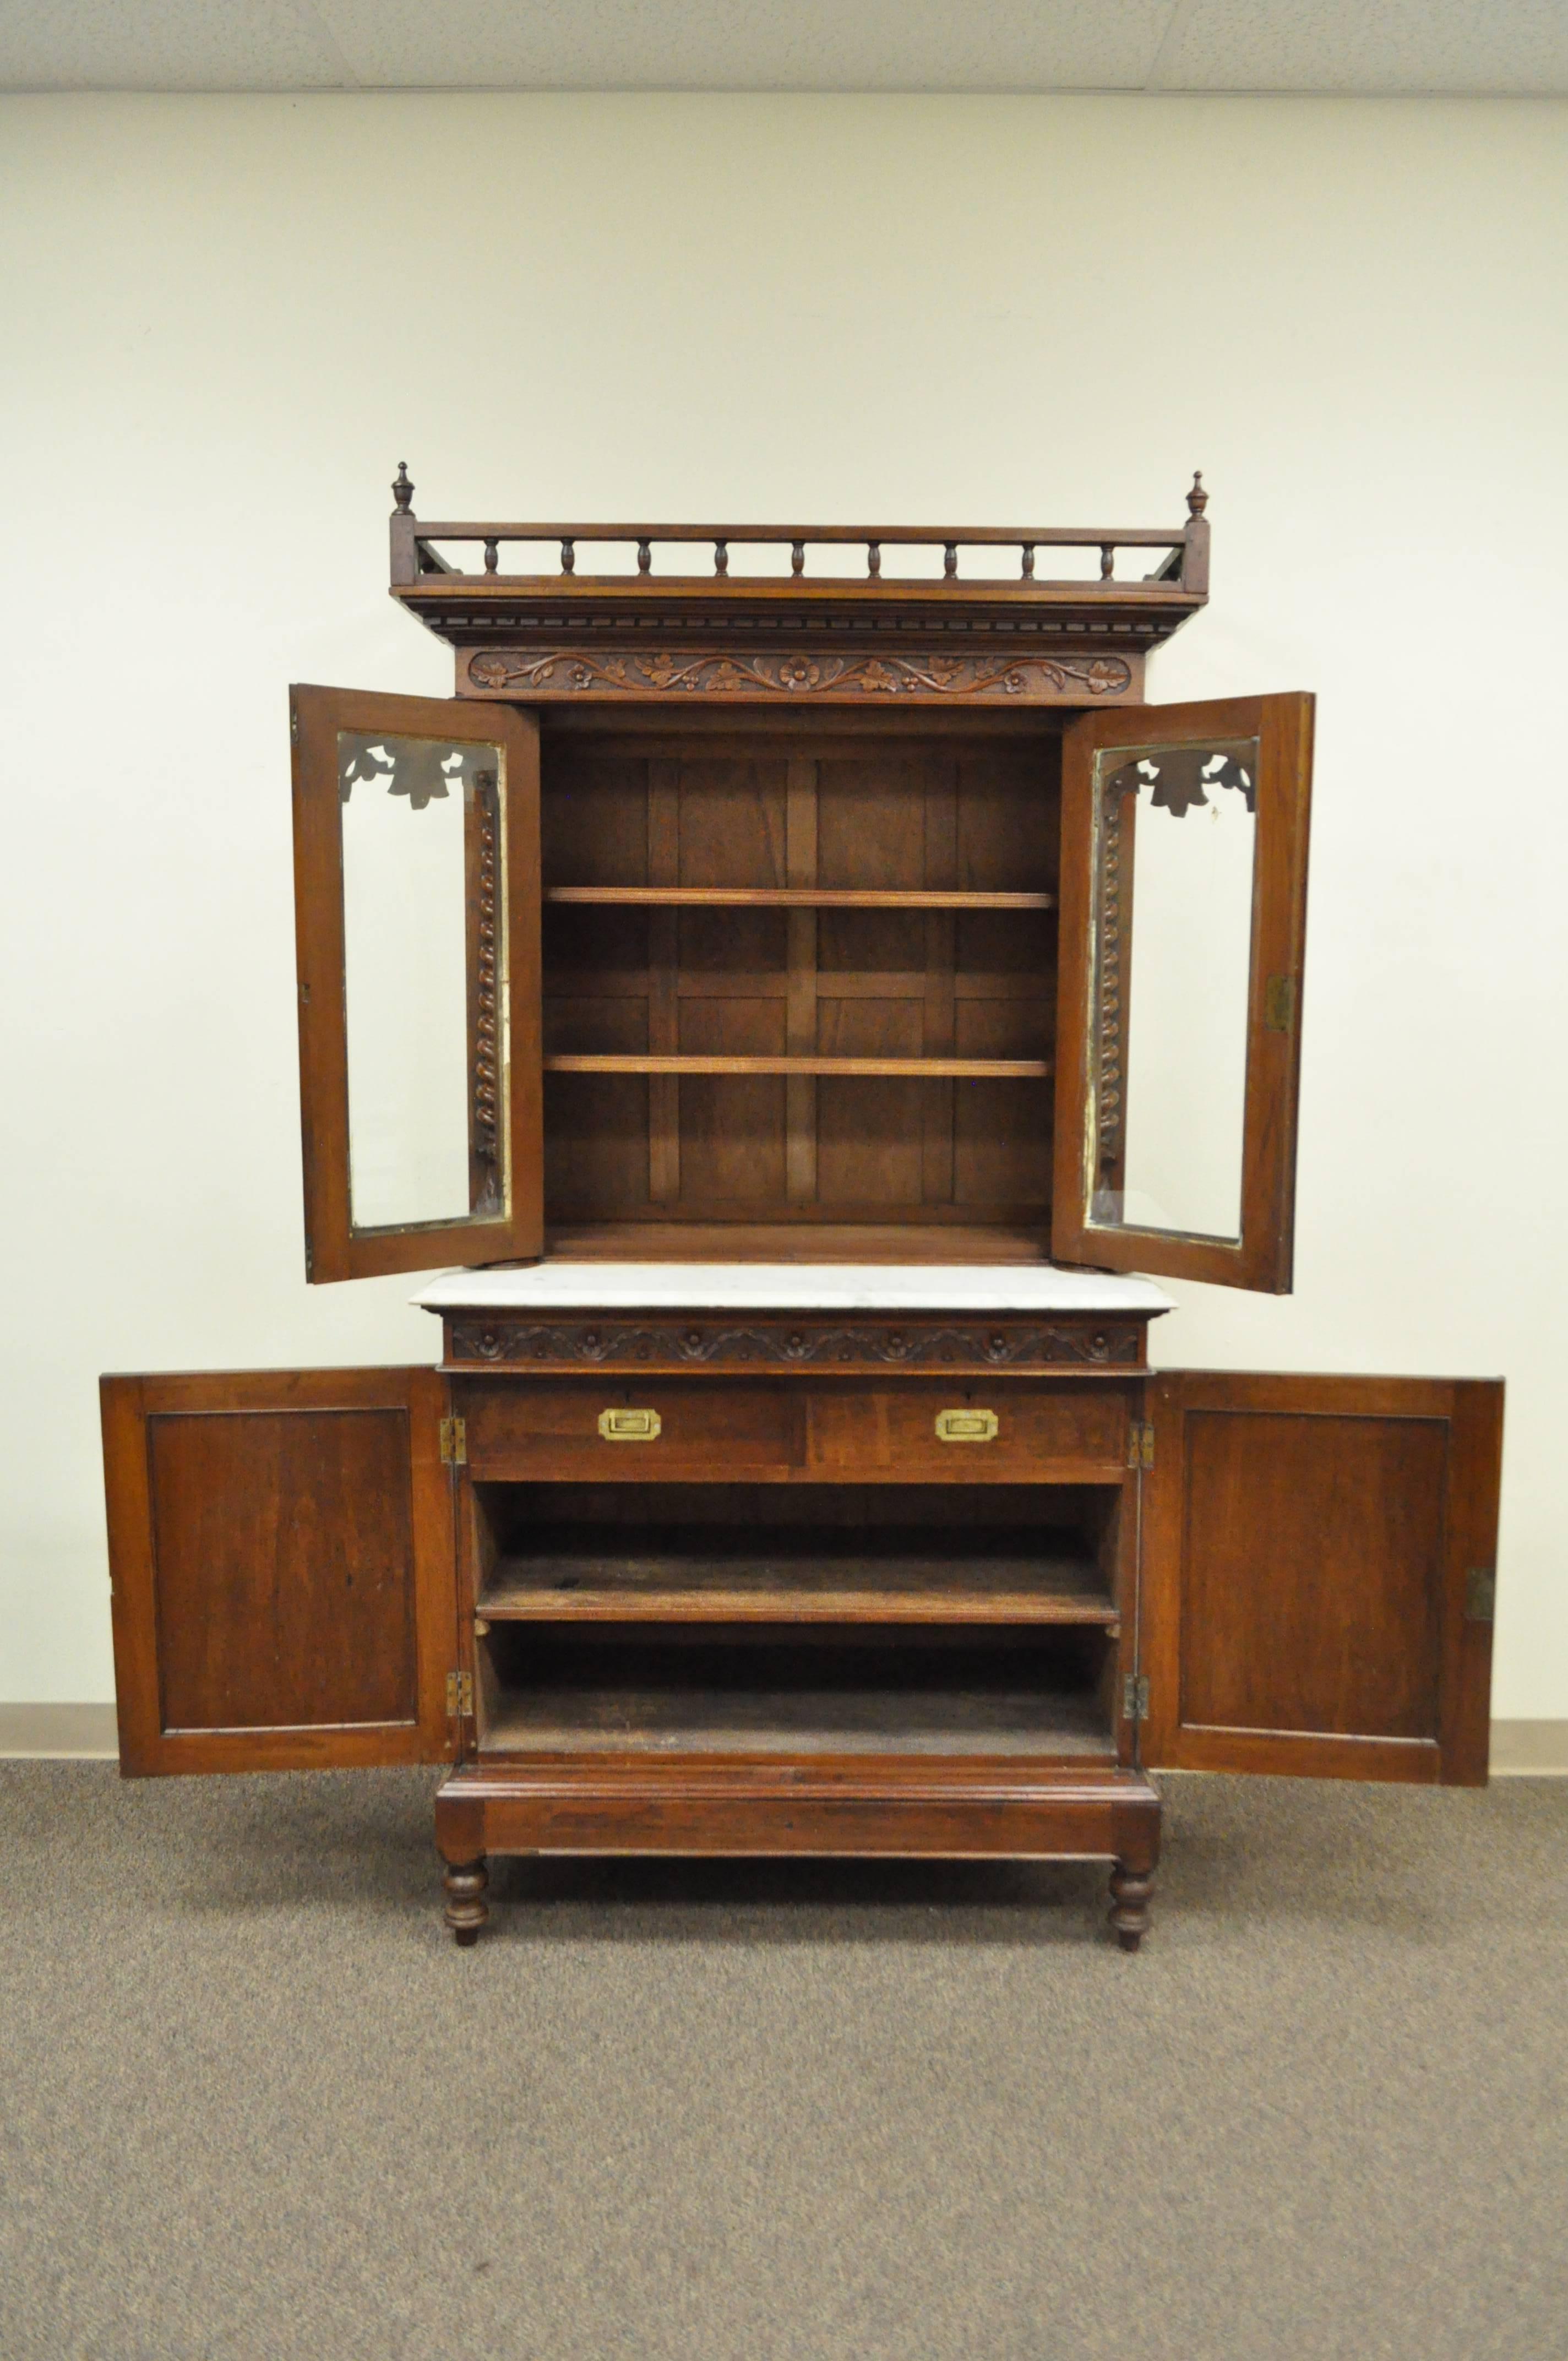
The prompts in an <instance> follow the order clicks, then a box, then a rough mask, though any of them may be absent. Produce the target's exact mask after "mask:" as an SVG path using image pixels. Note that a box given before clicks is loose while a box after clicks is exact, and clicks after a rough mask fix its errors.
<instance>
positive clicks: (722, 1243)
mask: <svg viewBox="0 0 1568 2361" xmlns="http://www.w3.org/2000/svg"><path fill="white" fill-rule="evenodd" d="M394 489H395V496H396V501H397V506H396V509H395V511H394V513H393V517H392V531H391V544H392V549H391V555H392V566H391V576H392V579H391V588H392V595H393V597H394V598H397V599H398V600H399V601H400V603H401V604H402V605H403V606H404V607H405V608H407V609H409V611H410V612H411V614H413V615H415V616H416V617H418V618H419V620H421V621H422V622H423V623H425V624H426V625H427V626H428V627H429V628H430V629H431V630H433V631H435V632H437V633H438V634H440V635H441V637H443V638H444V639H445V640H447V641H448V642H450V643H451V645H452V647H453V649H454V650H455V658H456V674H457V680H456V687H457V693H456V696H455V698H454V699H453V700H452V701H450V702H447V701H444V700H437V699H430V698H422V697H386V696H379V695H371V694H368V693H365V692H359V691H351V690H337V689H328V688H299V689H296V690H295V691H294V693H293V700H292V708H291V730H292V739H293V766H294V825H295V847H296V879H297V894H298V936H299V999H300V1043H301V1069H302V1103H303V1125H304V1169H305V1237H306V1249H305V1251H306V1264H307V1269H308V1272H309V1275H310V1276H311V1278H313V1279H317V1280H324V1279H352V1278H356V1277H360V1276H362V1275H367V1274H371V1273H377V1272H397V1271H405V1270H407V1271H413V1270H420V1271H428V1270H430V1269H431V1268H433V1266H437V1265H439V1264H441V1263H443V1262H451V1261H454V1260H455V1262H456V1263H458V1264H459V1265H460V1266H462V1268H459V1269H457V1270H456V1271H455V1272H452V1273H449V1274H448V1275H447V1276H446V1277H445V1278H444V1279H439V1280H438V1281H436V1282H435V1283H434V1284H433V1285H426V1287H425V1289H424V1290H423V1292H422V1296H421V1298H420V1301H422V1302H424V1303H425V1304H427V1305H428V1306H430V1308H431V1309H432V1310H433V1311H436V1312H439V1313H440V1315H441V1317H442V1320H443V1323H444V1353H443V1356H442V1360H441V1363H440V1366H439V1367H427V1368H415V1369H386V1368H381V1369H352V1370H339V1371H333V1370H324V1369H308V1370H296V1371H270V1372H259V1373H252V1374H248V1375H241V1376H218V1375H205V1376H160V1377H132V1378H106V1379H105V1380H104V1435H105V1452H106V1464H107V1478H108V1494H109V1524H110V1540H111V1554H112V1563H113V1576H114V1615H115V1663H116V1669H117V1677H118V1689H119V1714H120V1743H121V1762H122V1767H123V1769H124V1770H125V1771H126V1772H127V1773H133V1774H139V1773H152V1772H175V1771H217V1770H297V1769H309V1768H312V1767H313V1766H315V1765H318V1764H319V1765H328V1764H372V1763H445V1764H447V1765H449V1766H450V1767H449V1769H448V1772H447V1774H446V1777H445V1779H444V1783H443V1784H442V1786H441V1788H440V1790H439V1793H438V1795H437V1796H436V1800H435V1829H436V1840H437V1843H438V1846H439V1849H440V1851H441V1853H442V1855H443V1857H444V1861H445V1864H446V1869H445V1886H446V1918H447V1923H448V1924H449V1925H450V1926H451V1927H452V1929H453V1931H454V1932H455V1935H456V1937H457V1939H458V1941H459V1942H471V1941H473V1940H474V1939H475V1938H476V1936H477V1932H478V1929H479V1927H480V1926H481V1925H482V1924H483V1922H484V1920H485V1917H486V1916H487V1905H486V1901H485V1890H486V1883H487V1872H486V1859H487V1856H488V1854H490V1853H495V1852H499V1853H519V1854H526V1853H546V1852H593V1851H609V1852H660V1853H715V1854H724V1853H731V1854H756V1853H793V1854H860V1855H874V1854H914V1853H930V1854H933V1855H944V1854H945V1855H956V1854H968V1855H982V1854H998V1855H1034V1856H1047V1857H1056V1858H1065V1857H1075V1856H1076V1857H1090V1858H1095V1857H1098V1858H1102V1859H1104V1860H1106V1861H1109V1862H1111V1864H1112V1872H1111V1890H1112V1897H1113V1907H1112V1912H1111V1917H1112V1923H1113V1927H1114V1928H1115V1930H1116V1933H1117V1935H1118V1937H1119V1938H1120V1940H1121V1942H1122V1943H1123V1945H1124V1946H1125V1947H1126V1948H1128V1949H1133V1948H1135V1946H1136V1944H1137V1942H1138V1940H1139V1938H1140V1936H1141V1935H1142V1933H1143V1931H1144V1929H1145V1927H1146V1925H1147V1921H1148V1904H1149V1894H1150V1891H1151V1884H1152V1878H1153V1872H1154V1868H1155V1862H1156V1857H1157V1850H1158V1841H1159V1824H1160V1802H1159V1797H1158V1795H1157V1791H1156V1789H1155V1788H1154V1786H1153V1785H1152V1784H1150V1781H1149V1778H1148V1775H1147V1774H1148V1773H1149V1771H1150V1770H1151V1769H1154V1768H1157V1767H1158V1766H1160V1765H1162V1764H1165V1765H1171V1766H1180V1767H1191V1768H1212V1769H1223V1770H1227V1771H1265V1772H1276V1773H1278V1772H1285V1773H1302V1774H1306V1775H1318V1774H1322V1773H1328V1774H1332V1775H1335V1776H1345V1777H1363V1778H1377V1779H1403V1780H1419V1781H1434V1780H1443V1781H1458V1782H1462V1783H1478V1782H1481V1781H1483V1780H1484V1779H1485V1777H1486V1734H1487V1708H1488V1684H1489V1676H1490V1648H1491V1629H1490V1624H1491V1613H1492V1593H1493V1577H1492V1565H1493V1558H1494V1552H1495V1540H1496V1524H1497V1484H1498V1463H1499V1451H1500V1436H1501V1414H1502V1403H1501V1388H1500V1387H1499V1386H1497V1385H1495V1384H1490V1383H1480V1382H1474V1381H1449V1380H1438V1379H1433V1378H1364V1377H1299V1376H1294V1377H1279V1376H1238V1375H1234V1374H1229V1373H1227V1374H1223V1375H1222V1374H1200V1373H1195V1372H1177V1371H1170V1370H1165V1371H1162V1372H1160V1373H1158V1374H1156V1373H1155V1372H1153V1371H1151V1370H1150V1368H1149V1367H1148V1356H1147V1349H1146V1347H1147V1335H1148V1325H1149V1322H1150V1320H1151V1319H1153V1318H1154V1317H1156V1316H1157V1315H1158V1314H1159V1313H1161V1312H1164V1311H1166V1310H1168V1308H1169V1306H1168V1300H1167V1299H1166V1298H1165V1297H1164V1296H1163V1295H1162V1294H1161V1293H1160V1292H1159V1291H1158V1290H1157V1288H1156V1287H1155V1286H1154V1285H1153V1284H1152V1283H1151V1281H1150V1280H1149V1279H1147V1278H1146V1277H1140V1276H1135V1275H1134V1274H1136V1273H1149V1272H1153V1273H1157V1274H1160V1275H1177V1276H1183V1277H1190V1278H1194V1279H1208V1280H1217V1281H1219V1282H1220V1283H1222V1284H1225V1285H1231V1286H1239V1287H1248V1288H1254V1289H1262V1290H1275V1291H1283V1290H1287V1289H1288V1287H1289V1284H1290V1255H1291V1232H1292V1217H1293V1209H1292V1188H1293V1177H1294V1166H1295V1127H1296V1098H1297V1073H1298V1066H1299V1010H1300V990H1301V972H1302V939H1303V928H1304V914H1305V895H1306V859H1307V817H1308V796H1309V785H1310V760H1311V737H1312V705H1311V700H1310V697H1305V696H1299V695H1288V696H1273V697H1234V698H1226V699H1223V700H1221V701H1219V702H1215V703H1207V704H1197V705H1194V704H1190V705H1168V706H1158V705H1148V704H1146V703H1145V701H1144V669H1145V664H1146V658H1147V656H1148V654H1149V653H1150V652H1151V651H1152V650H1154V649H1156V648H1157V647H1158V645H1159V644H1160V642H1162V641H1163V640H1164V639H1166V638H1167V637H1168V635H1169V633H1170V632H1172V631H1175V630H1176V629H1177V627H1178V626H1179V624H1181V623H1182V622H1184V621H1185V620H1187V618H1188V617H1189V616H1190V615H1191V614H1192V613H1193V612H1194V611H1195V610H1196V609H1198V608H1200V607H1201V605H1202V604H1203V602H1204V600H1205V598H1206V596H1207V590H1208V558H1209V528H1208V524H1207V522H1206V520H1205V517H1204V514H1203V511H1204V506H1205V496H1204V493H1203V491H1202V489H1201V484H1200V483H1199V482H1197V481H1195V482H1194V487H1193V489H1192V492H1191V493H1190V495H1189V498H1188V511H1189V513H1188V517H1187V520H1186V522H1184V523H1183V524H1182V525H1181V526H1179V528H1177V529H1175V530H1136V531H1112V530H1109V529H1093V530H1085V531H1073V530H1049V531H1047V530H1036V529H1019V530H1016V531H1007V532H1003V531H985V532H960V531H957V530H948V529H941V530H935V531H918V532H914V531H897V532H894V531H878V530H875V529H856V530H852V531H851V530H849V529H844V528H834V529H830V530H810V529H806V528H804V527H799V526H787V525H785V526H773V527H758V526H748V527H746V528H744V529H741V528H738V527H727V526H723V525H703V526H688V527H672V526H647V525H626V524H620V525H594V526H586V525H584V526H574V525H564V526H563V525H544V524H494V523H492V524H474V523H469V524H425V523H422V522H420V521H418V520H417V519H416V517H415V515H414V513H413V511H412V507H411V492H412V487H411V485H410V483H409V481H408V478H407V475H406V472H405V471H404V470H402V469H401V468H400V471H399V478H398V482H397V485H396V487H395V488H394ZM460 561H464V562H460Z"/></svg>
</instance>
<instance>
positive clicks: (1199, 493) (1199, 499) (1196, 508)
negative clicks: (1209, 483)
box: [1187, 467, 1209, 517]
mask: <svg viewBox="0 0 1568 2361" xmlns="http://www.w3.org/2000/svg"><path fill="white" fill-rule="evenodd" d="M1208 505H1209V495H1208V493H1207V492H1206V491H1205V490H1204V489H1203V470H1202V468H1201V467H1198V468H1195V469H1194V470H1193V476H1192V489H1191V490H1190V492H1189V493H1188V495H1187V513H1188V515H1189V516H1194V517H1201V515H1202V513H1203V511H1204V510H1205V509H1206V508H1207V507H1208Z"/></svg>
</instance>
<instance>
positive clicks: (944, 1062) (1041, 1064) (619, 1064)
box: [544, 1057, 1053, 1082]
mask: <svg viewBox="0 0 1568 2361" xmlns="http://www.w3.org/2000/svg"><path fill="white" fill-rule="evenodd" d="M544 1071H545V1072H546V1073H547V1074H845V1075H859V1076H862V1077H871V1076H882V1077H886V1076H889V1075H893V1076H897V1077H909V1078H913V1079H915V1080H917V1081H923V1082H948V1081H965V1080H967V1081H984V1082H1024V1081H1034V1082H1039V1081H1043V1080H1044V1079H1045V1078H1046V1077H1047V1075H1049V1074H1050V1073H1051V1071H1053V1069H1052V1066H1051V1062H1050V1060H1049V1059H1048V1058H645V1057H639V1058H620V1057H616V1058H610V1057H605V1058H587V1057H584V1058H576V1057H572V1058H546V1059H545V1060H544Z"/></svg>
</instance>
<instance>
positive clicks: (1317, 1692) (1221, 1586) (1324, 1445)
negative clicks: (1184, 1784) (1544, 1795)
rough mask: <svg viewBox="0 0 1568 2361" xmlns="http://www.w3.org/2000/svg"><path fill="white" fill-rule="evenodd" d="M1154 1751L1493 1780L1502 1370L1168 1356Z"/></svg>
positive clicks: (1454, 1780)
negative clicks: (1456, 1373) (1497, 1376)
mask: <svg viewBox="0 0 1568 2361" xmlns="http://www.w3.org/2000/svg"><path fill="white" fill-rule="evenodd" d="M1149 1400H1150V1403H1151V1406H1152V1424H1153V1429H1154V1435H1153V1450H1154V1462H1153V1467H1152V1470H1151V1471H1150V1472H1149V1473H1148V1474H1146V1476H1145V1477H1143V1479H1142V1481H1143V1488H1144V1501H1143V1535H1142V1578H1141V1585H1140V1588H1141V1602H1140V1646H1139V1668H1140V1671H1141V1673H1142V1675H1144V1676H1145V1677H1146V1680H1147V1683H1148V1689H1147V1719H1146V1726H1145V1730H1144V1733H1143V1748H1142V1753H1143V1760H1144V1762H1145V1763H1146V1765H1147V1766H1148V1767H1149V1768H1150V1769H1157V1768H1159V1767H1160V1766H1162V1765H1164V1766H1167V1767H1168V1768H1171V1769H1180V1770H1191V1771H1266V1772H1285V1773H1296V1774H1299V1775H1300V1776H1304V1777H1311V1778H1345V1779H1406V1780H1412V1781H1421V1782H1442V1784H1445V1785H1458V1786H1482V1785H1485V1784H1486V1759H1487V1737H1488V1715H1489V1711H1490V1697H1491V1666H1492V1603H1493V1594H1494V1587H1495V1579H1496V1576H1495V1568H1496V1564H1497V1491H1498V1485H1499V1481H1500V1477H1501V1463H1502V1428H1503V1389H1502V1385H1501V1384H1500V1382H1495V1381H1490V1380H1479V1379H1469V1378H1464V1379H1448V1378H1338V1377H1332V1378H1326V1377H1255V1376H1251V1375H1247V1376H1241V1375H1236V1374H1234V1373H1231V1372H1221V1371H1213V1372H1209V1371H1198V1370H1175V1371H1169V1372H1167V1373H1166V1374H1164V1375H1161V1376H1158V1377H1155V1378H1151V1379H1150V1381H1149Z"/></svg>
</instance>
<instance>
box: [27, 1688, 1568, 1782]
mask: <svg viewBox="0 0 1568 2361" xmlns="http://www.w3.org/2000/svg"><path fill="white" fill-rule="evenodd" d="M119 1752H120V1748H119V1741H118V1737H117V1734H116V1731H115V1708H114V1707H113V1706H112V1705H0V1757H7V1756H8V1757H12V1758H14V1759H18V1760H20V1759H25V1758H27V1757H31V1758H32V1759H34V1760H35V1761H46V1762H56V1763H66V1762H81V1763H97V1762H109V1763H113V1762H115V1760H117V1758H118V1755H119ZM1492 1775H1493V1777H1494V1778H1497V1779H1530V1778H1535V1779H1545V1778H1553V1777H1555V1778H1568V1721H1495V1722H1494V1723H1493V1724H1492Z"/></svg>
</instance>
